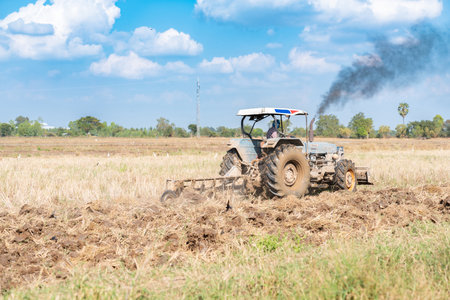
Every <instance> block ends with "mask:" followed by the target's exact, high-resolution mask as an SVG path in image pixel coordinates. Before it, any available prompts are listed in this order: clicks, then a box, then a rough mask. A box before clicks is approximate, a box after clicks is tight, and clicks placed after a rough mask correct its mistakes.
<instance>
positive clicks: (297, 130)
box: [291, 127, 306, 137]
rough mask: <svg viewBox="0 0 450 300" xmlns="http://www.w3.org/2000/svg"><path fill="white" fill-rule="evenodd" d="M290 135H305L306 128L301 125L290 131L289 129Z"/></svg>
mask: <svg viewBox="0 0 450 300" xmlns="http://www.w3.org/2000/svg"><path fill="white" fill-rule="evenodd" d="M291 134H292V135H295V136H297V137H305V136H306V130H305V128H303V127H295V128H294V129H293V130H292V131H291Z"/></svg>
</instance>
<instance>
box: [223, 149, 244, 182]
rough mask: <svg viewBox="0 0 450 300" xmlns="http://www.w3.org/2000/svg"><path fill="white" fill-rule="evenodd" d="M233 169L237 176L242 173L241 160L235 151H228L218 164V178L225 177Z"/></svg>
mask: <svg viewBox="0 0 450 300" xmlns="http://www.w3.org/2000/svg"><path fill="white" fill-rule="evenodd" d="M233 167H236V168H237V169H238V171H239V174H241V172H242V166H241V159H240V158H239V155H238V154H237V151H236V150H235V149H231V150H228V151H227V153H226V154H225V156H224V157H223V160H222V163H221V164H220V171H219V174H220V176H225V174H227V173H228V172H229V171H230V170H231V169H232V168H233Z"/></svg>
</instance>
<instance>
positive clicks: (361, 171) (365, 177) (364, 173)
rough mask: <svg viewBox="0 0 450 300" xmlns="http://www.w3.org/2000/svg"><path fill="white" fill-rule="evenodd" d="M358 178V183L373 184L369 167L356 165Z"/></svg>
mask: <svg viewBox="0 0 450 300" xmlns="http://www.w3.org/2000/svg"><path fill="white" fill-rule="evenodd" d="M356 180H358V184H364V185H373V181H372V178H371V176H370V170H369V168H368V167H356Z"/></svg>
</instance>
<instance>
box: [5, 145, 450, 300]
mask: <svg viewBox="0 0 450 300" xmlns="http://www.w3.org/2000/svg"><path fill="white" fill-rule="evenodd" d="M0 142H1V143H0V155H1V156H2V157H1V158H0V273H1V274H3V277H2V278H1V279H2V280H0V285H3V288H10V287H17V288H19V290H16V291H12V294H10V296H12V297H24V296H30V297H41V296H43V297H46V298H47V297H53V296H54V295H56V294H58V295H64V294H65V293H70V294H71V295H78V296H79V297H108V298H110V297H112V298H115V297H119V298H122V297H138V296H140V295H141V296H142V295H143V296H147V297H152V296H157V297H188V298H190V297H197V296H199V295H204V296H205V297H237V296H240V297H241V296H242V297H247V298H250V297H252V296H262V297H276V296H277V294H276V293H274V292H275V291H276V290H277V289H278V290H281V291H282V293H281V294H280V295H281V297H288V298H289V297H313V298H317V297H319V298H329V297H332V298H341V297H345V295H347V296H348V295H352V291H349V290H347V291H345V286H344V285H345V284H349V285H352V286H353V285H354V286H355V287H354V288H355V290H353V292H354V294H353V295H355V296H356V297H357V298H359V297H362V298H373V297H374V296H376V295H378V296H380V297H381V298H392V297H395V298H406V296H407V295H408V291H409V292H411V289H412V288H418V287H421V288H422V289H423V288H424V285H423V284H422V285H417V286H414V285H413V282H414V280H424V281H425V283H427V284H428V285H429V286H432V287H433V288H434V290H436V291H439V290H440V291H441V292H440V293H438V292H436V293H433V292H432V291H431V290H430V289H429V288H427V289H425V290H423V292H420V293H419V292H417V291H416V290H414V291H415V292H414V293H412V294H411V295H416V296H417V297H422V298H423V297H424V298H435V297H440V298H443V297H442V296H443V295H445V294H446V293H445V289H447V290H448V274H449V273H448V270H449V269H448V268H449V265H450V262H449V261H450V258H449V257H450V254H449V241H448V222H449V219H448V218H449V215H450V213H449V210H448V209H449V206H450V198H449V197H450V196H449V194H450V190H449V187H450V172H449V170H450V141H448V140H444V139H441V140H381V141H380V140H369V141H353V140H349V141H345V140H344V141H343V140H338V142H341V143H344V146H345V148H346V153H347V157H349V158H351V159H353V160H355V161H356V162H357V164H358V165H367V166H370V167H371V168H372V174H373V177H374V180H375V184H376V185H375V186H364V187H362V186H361V187H360V188H359V192H357V193H355V194H348V193H339V192H337V193H331V192H328V191H326V192H323V193H320V194H319V195H311V196H307V197H306V198H304V199H301V200H298V199H291V198H288V199H282V200H279V201H263V200H261V199H255V198H247V199H243V198H241V197H240V196H238V195H235V194H224V195H221V196H219V197H216V198H213V199H205V198H204V197H201V196H199V197H196V198H195V197H194V198H192V197H191V198H188V199H185V200H186V201H187V202H186V201H184V202H183V201H182V202H180V203H179V205H176V206H169V207H163V206H161V205H160V204H159V196H160V195H161V193H162V192H163V190H164V186H165V179H166V178H186V177H209V176H216V175H217V173H218V168H219V164H220V161H221V158H222V155H223V153H224V151H225V149H226V147H225V144H226V140H225V139H201V140H200V141H197V140H194V139H164V140H163V139H161V140H148V139H97V140H96V139H95V138H86V139H14V138H11V139H1V140H0ZM193 142H195V143H193ZM345 143H347V144H345ZM56 144H58V145H59V146H55V145H56ZM44 145H46V146H45V147H48V149H50V151H45V150H42V149H44ZM50 145H53V146H50ZM133 146H135V148H133ZM38 147H39V148H40V149H41V150H37V148H38ZM52 147H53V148H57V149H53V150H52ZM58 147H59V148H58ZM183 147H184V149H183ZM386 148H389V149H386ZM12 149H13V150H12ZM34 149H36V150H34ZM45 149H47V148H45ZM71 149H76V150H71ZM222 149H224V150H222ZM14 151H16V152H14ZM41 152H43V153H45V154H41ZM19 153H21V155H20V157H18V154H19ZM108 153H109V155H108ZM194 200H196V201H194ZM226 201H230V202H231V205H232V206H233V209H232V210H231V211H225V203H226ZM25 204H27V206H24V205H25ZM417 221H421V222H427V221H432V222H434V223H437V224H441V225H436V227H433V229H431V230H428V229H420V230H422V231H420V232H421V233H420V236H421V239H419V240H420V241H418V242H417V244H414V243H413V240H411V243H412V244H408V245H405V246H404V248H402V249H400V250H398V251H400V252H401V253H403V254H404V255H405V257H415V258H416V260H411V261H409V262H408V261H406V262H405V261H402V260H401V259H400V258H398V259H397V260H396V259H393V258H392V255H394V254H395V251H396V250H395V249H397V248H395V247H397V246H395V247H394V246H392V245H390V244H389V245H387V244H386V245H384V244H383V242H382V239H383V238H385V236H384V235H383V234H385V232H387V231H390V230H392V231H394V232H395V230H397V229H396V228H402V227H405V226H411V225H412V224H415V222H417ZM421 226H422V225H419V227H420V228H422V227H421ZM427 226H428V225H427ZM423 230H425V231H423ZM380 232H381V233H380ZM379 234H381V236H380V238H376V237H377V236H378V235H379ZM408 234H412V233H411V232H409V233H408V232H405V233H403V235H402V237H401V238H399V239H397V240H395V242H394V244H395V243H397V244H398V245H401V244H404V243H405V242H407V241H408ZM442 235H443V236H447V239H444V240H442V239H440V244H439V247H440V248H439V247H437V248H435V250H433V251H435V252H436V251H438V250H439V251H441V252H436V253H435V252H433V253H431V254H430V253H428V252H426V251H425V250H424V251H425V252H423V255H424V256H423V257H422V258H421V257H420V255H419V256H417V255H418V253H416V252H414V251H413V250H414V249H415V248H414V247H416V246H417V247H419V246H420V247H422V246H423V245H422V244H423V243H425V244H426V247H429V245H431V244H433V243H436V241H437V240H439V239H438V237H441V236H442ZM349 238H352V239H350V240H349ZM355 238H356V240H354V239H355ZM360 238H363V239H364V240H363V241H360V240H359V239H360ZM372 239H373V240H372ZM333 241H345V242H343V245H344V246H342V248H339V246H338V244H339V243H338V244H333V243H334V242H333ZM353 241H354V242H353ZM330 243H331V244H330ZM352 243H355V244H352ZM427 243H428V244H427ZM397 244H395V245H397ZM314 245H315V246H314ZM317 245H318V246H317ZM333 245H334V246H333ZM353 246H355V247H356V249H360V250H361V253H362V254H361V255H359V254H358V253H357V252H355V251H351V249H352V247H353ZM391 246H392V247H391ZM299 247H300V248H299ZM311 247H312V248H311ZM358 247H359V248H358ZM379 247H385V248H386V249H388V250H386V251H385V250H382V251H381V250H380V249H381V248H379ZM423 247H425V246H423ZM426 247H425V248H426ZM385 248H383V249H385ZM425 248H424V249H425ZM277 249H279V250H277ZM280 249H281V250H280ZM389 249H390V250H389ZM436 249H437V250H436ZM280 251H281V252H280ZM283 251H284V252H283ZM374 251H375V252H374ZM377 251H380V252H379V253H378V252H377ZM389 251H391V252H389ZM402 251H403V252H402ZM320 252H323V253H325V254H326V257H327V259H328V260H327V261H328V262H329V265H327V266H325V265H320V266H319V267H318V268H317V270H319V271H317V270H316V271H314V270H315V268H307V265H310V264H316V265H317V264H320V261H321V257H320V256H314V254H313V253H320ZM341 252H342V253H344V254H345V255H344V254H343V256H340V255H338V254H339V253H341ZM400 252H399V253H400ZM364 253H365V254H364ZM371 253H372V254H373V257H375V258H376V257H378V256H380V257H383V255H385V256H386V255H387V256H389V257H391V259H393V260H392V262H393V264H392V265H389V266H387V265H385V264H381V263H380V262H379V261H378V262H377V261H376V260H375V261H374V260H373V259H372V258H371V259H365V258H364V257H367V256H368V257H372V256H371V255H372V254H371ZM374 253H375V254H374ZM24 254H26V255H24ZM377 255H378V256H377ZM395 255H398V254H395ZM433 255H434V256H436V255H437V256H439V257H440V258H441V259H443V260H444V261H441V262H442V264H440V265H439V263H435V262H434V261H433V262H432V266H430V265H429V264H430V262H429V261H428V260H429V259H430V258H429V257H432V256H433ZM341 259H343V260H344V261H342V260H341ZM358 260H360V261H363V263H365V266H366V267H367V268H372V269H373V272H374V275H373V278H371V277H370V276H363V273H361V272H360V271H358V270H360V269H358V263H357V261H358ZM299 261H300V262H303V263H298V262H299ZM348 261H350V262H351V263H350V264H347V265H346V262H348ZM294 262H296V263H294ZM236 264H238V265H236ZM255 264H256V265H255ZM401 264H407V265H408V268H410V267H411V268H412V269H410V271H408V270H407V269H402V268H399V266H400V265H401ZM329 266H337V267H336V268H334V269H335V270H336V269H339V268H340V270H341V272H342V274H341V275H339V274H337V273H336V274H334V275H333V276H334V277H330V276H328V275H326V274H328V273H329V274H332V273H330V272H331V271H330V270H331V269H330V268H329ZM349 266H351V268H350V269H349V268H347V267H349ZM346 268H347V269H346ZM377 268H378V269H377ZM414 268H416V269H418V270H422V271H421V272H422V273H417V274H416V275H413V276H412V278H410V277H408V276H409V275H408V274H409V273H411V270H414ZM430 268H434V269H432V270H431V271H430ZM254 269H256V270H258V272H257V273H255V274H259V275H258V276H259V277H255V276H256V275H254V274H252V272H251V271H252V270H254ZM385 269H386V270H387V269H389V270H387V272H389V273H388V274H384V273H383V272H384V271H383V272H381V273H379V274H378V273H377V272H378V271H380V270H385ZM152 270H153V271H152ZM103 272H107V274H108V275H107V276H106V278H103V277H102V276H103V275H101V274H102V273H103ZM280 272H281V273H280ZM298 272H300V274H303V273H302V272H305V273H307V274H310V275H309V276H312V277H314V276H315V277H317V278H321V280H322V281H320V282H321V284H322V286H326V287H327V288H324V289H323V290H320V285H319V281H318V282H314V281H308V280H306V279H305V278H303V279H302V278H299V277H298V275H295V274H297V273H298ZM308 272H309V273H308ZM318 272H319V273H318ZM320 272H323V273H320ZM408 272H409V273H408ZM433 272H434V273H433ZM84 273H86V274H88V277H86V276H84V275H83V274H84ZM430 274H431V275H430ZM433 274H438V275H439V276H440V277H439V278H438V277H433V276H435V275H433ZM442 274H447V275H442ZM419 275H420V276H419ZM438 275H436V276H438ZM7 276H8V277H7ZM164 276H166V277H167V278H166V279H164ZM282 276H284V277H283V278H286V280H284V281H280V280H278V279H277V278H281V277H282ZM352 276H353V277H352ZM355 276H356V277H355ZM383 276H384V277H383ZM180 278H182V279H180ZM220 278H222V279H220ZM233 278H236V280H235V281H233ZM345 278H352V279H351V280H356V282H357V281H358V280H360V281H361V280H363V281H365V282H366V283H370V282H373V280H381V279H382V278H385V279H384V280H386V282H384V283H383V284H381V283H380V285H378V286H373V285H370V284H369V285H368V286H366V287H364V284H363V285H362V286H361V285H359V284H358V283H355V282H351V281H349V280H350V279H348V280H347V279H345ZM386 278H387V279H386ZM396 278H401V279H396ZM61 279H66V280H67V285H66V284H65V283H64V282H63V283H60V280H61ZM410 280H412V281H410ZM91 282H95V284H92V285H91V284H90V283H91ZM127 282H133V283H130V286H129V287H124V284H125V283H127ZM201 282H205V283H201ZM295 282H297V283H298V284H296V283H295ZM299 282H300V283H301V284H300V283H299ZM445 282H447V287H445ZM42 284H45V285H46V286H47V285H49V288H48V289H45V288H44V289H43V290H41V291H42V293H43V294H39V292H37V293H36V292H33V287H35V286H36V285H42ZM333 284H335V285H336V286H333ZM390 284H391V285H393V286H394V287H395V286H397V287H399V289H400V292H398V293H397V292H396V290H395V289H394V288H391V287H389V285H390ZM125 285H126V284H125ZM152 286H154V287H155V289H153V290H152V288H151V287H152ZM258 286H263V287H264V289H262V290H258V289H257V287H258ZM1 288H2V287H0V289H1ZM172 288H174V289H172ZM201 288H202V289H206V292H205V293H202V292H201ZM245 289H247V290H245ZM442 291H444V292H442ZM369 292H370V293H373V294H371V295H372V296H370V295H369V294H367V293H369ZM339 293H340V294H339ZM280 295H279V296H280ZM68 298H70V296H69V297H68Z"/></svg>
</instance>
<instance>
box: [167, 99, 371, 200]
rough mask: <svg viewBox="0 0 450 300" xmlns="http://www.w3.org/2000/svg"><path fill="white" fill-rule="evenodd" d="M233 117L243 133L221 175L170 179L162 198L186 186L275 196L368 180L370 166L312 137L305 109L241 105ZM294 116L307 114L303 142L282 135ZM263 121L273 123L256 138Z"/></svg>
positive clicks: (175, 194) (174, 195) (347, 186)
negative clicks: (258, 126)
mask: <svg viewBox="0 0 450 300" xmlns="http://www.w3.org/2000/svg"><path fill="white" fill-rule="evenodd" d="M237 115H238V116H241V117H242V119H241V131H242V136H243V137H242V138H234V139H231V140H230V142H229V144H228V146H229V150H228V151H227V153H226V154H225V156H224V157H223V161H222V163H221V165H220V172H219V174H220V175H221V177H214V178H195V179H182V180H173V179H168V180H167V182H166V189H167V190H166V191H165V192H164V193H163V195H162V196H161V201H162V202H166V201H168V200H169V199H175V198H178V197H179V196H180V195H181V193H182V192H183V190H184V189H185V188H187V187H190V188H192V189H194V190H196V191H198V192H205V191H208V193H209V192H213V193H214V192H215V191H217V190H225V189H234V190H235V189H236V187H237V189H240V190H243V191H244V192H245V193H253V194H262V195H265V196H267V197H269V198H273V197H285V196H288V195H295V196H297V197H302V196H303V195H304V194H305V193H306V192H307V191H308V190H313V189H320V188H327V187H331V188H334V189H343V190H347V191H355V190H356V186H357V185H358V184H371V182H370V177H369V169H368V168H366V167H356V166H355V164H354V163H353V162H352V161H351V160H348V159H345V158H344V148H343V147H338V146H336V145H334V144H331V143H325V142H314V141H313V139H314V136H313V132H312V124H313V122H311V126H310V130H309V134H308V113H307V112H305V111H303V110H299V109H288V108H266V107H265V108H251V109H242V110H240V111H239V112H238V114H237ZM293 116H304V117H305V128H306V138H305V141H303V140H301V139H300V138H298V137H295V136H291V135H289V134H287V133H286V130H285V128H286V127H287V126H285V125H286V124H287V123H288V122H287V121H288V120H290V118H291V117H293ZM263 120H265V121H266V122H267V120H270V121H271V124H272V127H271V128H270V129H269V130H268V132H267V136H266V137H264V138H255V137H254V136H253V135H252V132H253V129H254V128H255V125H256V124H257V123H258V122H261V121H263ZM248 122H250V124H251V125H250V126H248V125H249V124H248ZM246 125H247V126H246ZM246 129H247V130H246ZM308 136H309V137H308ZM169 186H171V187H172V188H171V189H168V188H169Z"/></svg>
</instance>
